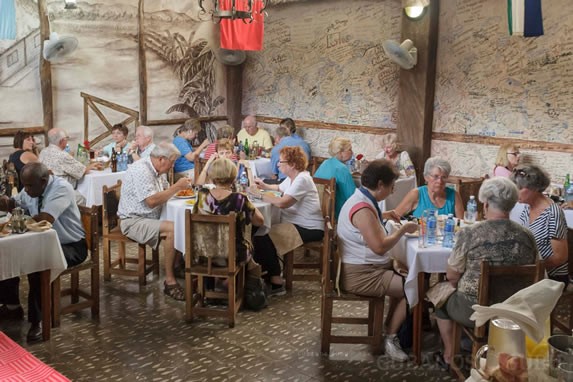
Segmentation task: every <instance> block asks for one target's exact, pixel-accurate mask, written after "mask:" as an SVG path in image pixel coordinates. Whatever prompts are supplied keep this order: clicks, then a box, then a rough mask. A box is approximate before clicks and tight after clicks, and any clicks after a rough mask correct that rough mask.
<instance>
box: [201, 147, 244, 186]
mask: <svg viewBox="0 0 573 382" xmlns="http://www.w3.org/2000/svg"><path fill="white" fill-rule="evenodd" d="M216 149H217V151H216V152H215V153H213V155H211V157H209V160H208V161H207V163H205V166H204V167H203V170H202V171H201V174H199V177H198V178H197V179H195V184H198V185H203V184H205V183H208V172H209V168H210V167H211V164H212V163H213V161H214V160H215V159H217V158H227V159H229V160H231V161H233V163H235V166H236V167H237V179H235V181H237V180H238V179H239V177H240V176H241V174H242V173H243V172H246V173H247V178H248V179H249V184H255V182H254V179H253V173H252V172H251V167H250V164H249V161H246V160H240V161H234V160H233V159H234V157H235V155H234V154H233V142H231V141H230V140H229V139H221V140H219V141H218V143H217V144H216ZM209 182H211V180H209ZM233 186H234V184H233Z"/></svg>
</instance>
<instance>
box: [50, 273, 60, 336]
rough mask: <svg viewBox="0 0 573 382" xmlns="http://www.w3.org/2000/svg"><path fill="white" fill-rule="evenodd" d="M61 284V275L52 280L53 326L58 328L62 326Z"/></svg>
mask: <svg viewBox="0 0 573 382" xmlns="http://www.w3.org/2000/svg"><path fill="white" fill-rule="evenodd" d="M60 300H61V284H60V277H57V278H56V279H55V280H54V281H53V282H52V327H53V328H57V327H59V326H60V311H61V301H60Z"/></svg>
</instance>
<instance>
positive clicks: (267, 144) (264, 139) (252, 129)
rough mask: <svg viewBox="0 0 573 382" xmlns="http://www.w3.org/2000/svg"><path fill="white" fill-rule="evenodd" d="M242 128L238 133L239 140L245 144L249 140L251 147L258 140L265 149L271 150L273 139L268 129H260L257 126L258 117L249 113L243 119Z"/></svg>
mask: <svg viewBox="0 0 573 382" xmlns="http://www.w3.org/2000/svg"><path fill="white" fill-rule="evenodd" d="M241 125H242V127H243V128H242V129H241V130H240V131H239V132H238V133H237V140H238V141H239V142H241V143H242V144H243V145H244V144H245V141H246V140H247V139H248V140H249V147H250V146H251V145H252V144H253V142H255V141H256V142H257V143H258V145H259V146H260V147H262V148H264V149H265V150H270V149H272V148H273V141H272V140H271V136H270V135H269V133H268V131H266V130H264V129H259V128H258V127H257V119H256V118H255V116H254V115H248V116H246V117H245V119H243V123H242V124H241Z"/></svg>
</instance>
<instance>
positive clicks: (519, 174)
mask: <svg viewBox="0 0 573 382" xmlns="http://www.w3.org/2000/svg"><path fill="white" fill-rule="evenodd" d="M512 172H513V173H514V174H515V176H521V177H523V178H526V177H528V176H529V174H528V173H526V172H525V171H523V170H520V169H517V168H514V169H513V171H512Z"/></svg>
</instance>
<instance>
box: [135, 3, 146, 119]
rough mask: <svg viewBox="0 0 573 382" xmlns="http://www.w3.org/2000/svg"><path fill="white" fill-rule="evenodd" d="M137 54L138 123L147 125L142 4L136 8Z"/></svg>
mask: <svg viewBox="0 0 573 382" xmlns="http://www.w3.org/2000/svg"><path fill="white" fill-rule="evenodd" d="M137 19H138V23H137V54H138V56H139V60H138V63H139V123H140V124H142V125H147V58H146V57H145V28H144V27H143V23H144V20H145V18H144V4H143V0H139V4H138V7H137Z"/></svg>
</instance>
